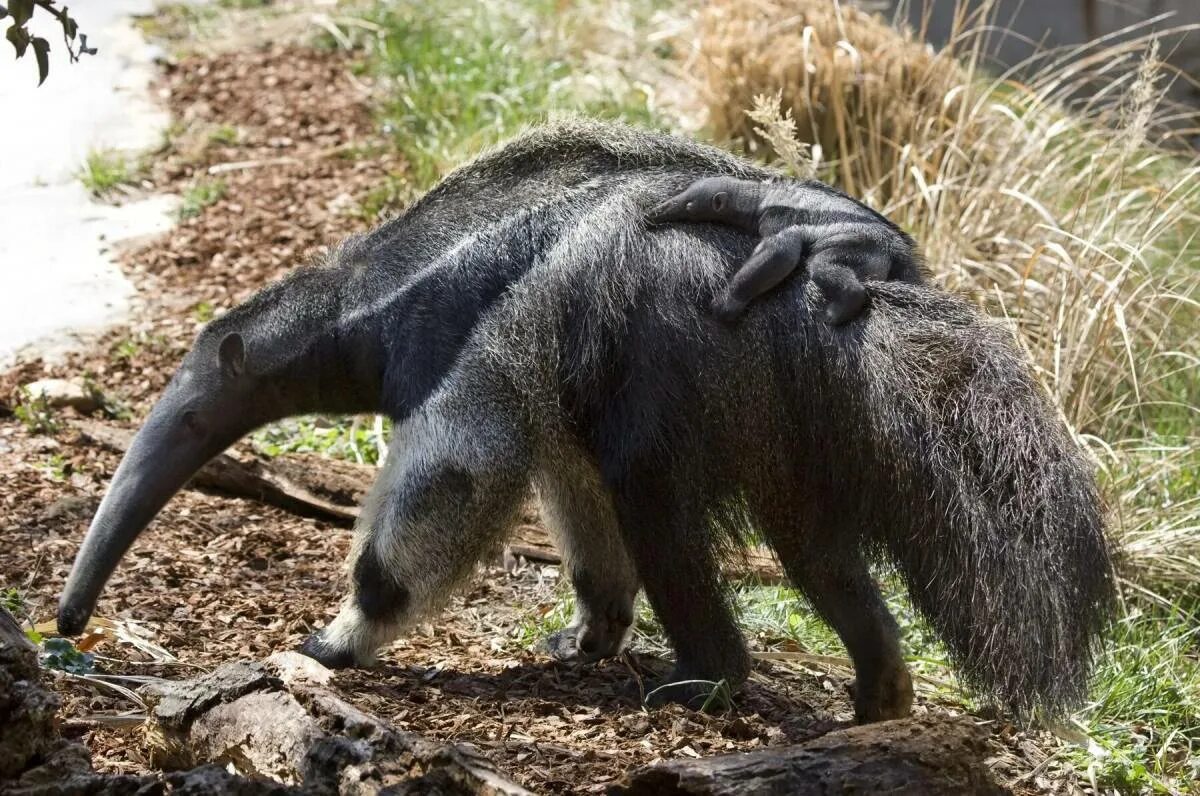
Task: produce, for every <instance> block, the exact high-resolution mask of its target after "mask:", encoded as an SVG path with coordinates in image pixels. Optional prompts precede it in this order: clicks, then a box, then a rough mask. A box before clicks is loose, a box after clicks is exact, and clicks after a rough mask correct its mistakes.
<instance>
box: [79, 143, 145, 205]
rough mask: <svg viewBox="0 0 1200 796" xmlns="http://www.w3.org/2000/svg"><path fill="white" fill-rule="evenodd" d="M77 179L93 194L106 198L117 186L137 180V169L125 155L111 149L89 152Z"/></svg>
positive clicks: (120, 186) (130, 183)
mask: <svg viewBox="0 0 1200 796" xmlns="http://www.w3.org/2000/svg"><path fill="white" fill-rule="evenodd" d="M79 181H80V182H81V183H83V187H84V188H87V189H88V191H89V192H91V194H92V195H93V196H96V197H101V198H108V197H111V196H112V195H113V194H114V193H115V192H116V191H117V189H119V188H122V187H124V186H127V185H133V184H134V183H136V182H137V169H136V168H135V166H134V164H133V163H131V162H130V161H129V159H128V158H126V157H125V155H123V154H121V153H120V152H114V151H111V150H95V151H93V152H89V153H88V156H87V158H86V159H85V160H84V162H83V168H82V169H81V170H80V172H79Z"/></svg>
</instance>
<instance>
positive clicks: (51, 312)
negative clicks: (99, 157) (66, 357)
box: [0, 0, 173, 367]
mask: <svg viewBox="0 0 1200 796" xmlns="http://www.w3.org/2000/svg"><path fill="white" fill-rule="evenodd" d="M152 9H153V1H152V0H95V1H94V2H88V3H79V4H78V5H76V4H72V5H71V13H72V15H73V16H75V18H76V19H77V20H78V22H79V27H80V29H81V30H83V31H84V32H86V33H87V34H88V43H89V44H90V45H93V46H96V47H98V48H99V50H100V52H99V54H98V55H95V56H91V57H88V56H84V57H83V58H82V59H81V60H80V62H79V63H76V64H71V63H69V62H68V59H67V56H66V53H65V52H64V51H63V48H64V45H63V42H62V33H61V30H59V29H58V28H57V27H56V23H54V20H52V19H49V18H48V17H47V19H46V20H42V21H41V24H39V25H35V30H36V32H38V33H40V34H41V35H43V36H44V37H45V38H46V39H47V40H48V41H49V42H50V47H51V51H50V76H49V78H47V80H46V82H45V84H44V85H42V86H41V87H40V88H38V87H37V69H36V67H35V65H34V62H33V59H32V58H31V57H27V58H23V59H21V60H20V61H15V62H14V61H13V60H12V54H11V49H10V48H9V47H8V44H7V42H0V45H3V47H4V50H5V57H0V108H4V109H5V113H4V121H3V122H0V367H6V366H8V365H10V364H12V362H14V361H15V360H16V359H17V358H18V356H30V355H39V354H40V355H44V356H47V357H50V358H54V357H55V356H57V355H60V354H61V353H62V352H64V351H66V350H68V349H69V348H71V347H72V346H78V345H79V344H80V343H81V342H82V341H83V340H85V339H86V338H87V337H89V336H91V335H94V334H96V333H97V332H99V331H101V330H103V329H104V328H106V327H108V326H110V325H112V324H114V323H117V322H119V321H120V320H121V319H122V318H124V317H125V316H126V314H127V312H128V310H129V299H130V297H131V296H132V294H133V288H132V286H131V285H130V284H129V282H128V280H126V279H125V277H124V276H123V275H122V274H121V271H120V269H119V268H117V266H116V265H115V263H114V262H113V260H112V257H111V252H110V248H111V245H112V244H113V243H114V242H116V241H119V240H121V239H123V238H128V237H132V236H137V235H146V234H150V233H154V232H158V231H162V230H164V229H166V228H168V227H169V226H170V223H171V218H170V210H171V207H172V205H173V200H172V199H170V198H165V197H155V198H153V199H150V200H146V201H141V202H131V203H127V204H125V205H122V206H120V207H114V206H111V205H106V204H100V203H96V202H94V201H93V200H92V199H91V198H90V197H89V196H88V193H87V191H86V190H85V189H84V188H83V186H82V185H81V184H80V183H79V180H78V179H77V177H76V174H77V173H78V172H79V170H80V168H81V165H82V163H83V161H84V159H85V158H86V156H87V154H88V153H89V152H91V151H93V150H100V149H119V150H127V151H131V152H136V151H139V150H144V149H146V148H149V147H152V146H154V145H156V144H157V143H158V142H159V141H160V140H161V136H162V131H163V129H164V128H165V127H166V125H167V123H168V121H169V117H168V115H167V114H166V112H165V111H164V110H163V109H161V108H159V107H157V106H156V105H155V103H154V102H153V101H152V99H151V96H150V91H149V83H150V80H151V78H152V77H153V76H154V65H153V59H154V56H155V50H154V48H152V47H151V46H149V45H148V44H147V43H146V42H145V40H144V39H143V38H142V37H141V35H140V34H139V33H138V32H137V30H136V29H135V28H134V27H133V24H132V19H131V15H133V14H147V13H150V11H151V10H152ZM39 16H43V15H39V14H36V13H35V14H34V19H35V21H37V18H38V17H39Z"/></svg>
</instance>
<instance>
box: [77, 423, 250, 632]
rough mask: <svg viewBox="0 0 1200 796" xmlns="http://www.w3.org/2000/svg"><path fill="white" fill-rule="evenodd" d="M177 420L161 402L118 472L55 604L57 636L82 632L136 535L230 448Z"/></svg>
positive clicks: (135, 438) (226, 443) (135, 440)
mask: <svg viewBox="0 0 1200 796" xmlns="http://www.w3.org/2000/svg"><path fill="white" fill-rule="evenodd" d="M179 415H180V413H179V412H176V411H173V410H172V409H171V408H170V407H169V406H164V402H161V401H160V403H159V405H158V406H156V407H155V408H154V410H153V411H152V412H151V413H150V417H149V419H148V420H147V422H146V424H145V425H144V426H143V427H142V429H141V430H140V431H139V432H138V433H137V436H135V437H134V440H133V444H132V445H131V446H130V448H129V450H128V452H126V454H125V458H124V459H122V460H121V464H120V466H119V467H117V472H116V475H114V476H113V479H112V482H111V483H110V484H109V487H108V492H107V493H106V494H105V495H104V500H103V501H102V502H101V503H100V508H99V510H98V511H97V512H96V516H95V517H94V518H93V519H92V525H91V527H90V528H88V532H87V535H86V536H85V537H84V539H83V545H82V547H80V549H79V553H78V555H76V556H75V564H74V566H73V567H72V568H71V575H70V577H68V578H67V585H66V588H65V589H64V590H63V594H62V597H61V598H60V599H59V603H58V630H59V632H60V633H63V634H64V635H75V634H78V633H81V632H82V631H83V629H84V628H85V627H86V626H87V622H88V619H89V618H90V617H91V615H92V611H93V610H94V609H95V607H96V601H97V599H99V597H100V592H101V590H103V588H104V584H105V583H107V582H108V579H109V577H110V576H111V575H112V573H113V570H115V569H116V568H117V563H118V562H119V561H120V560H121V556H123V555H124V554H125V551H126V550H128V549H129V547H130V546H131V545H132V544H133V542H134V540H135V539H137V537H138V534H140V533H141V532H142V531H143V530H144V529H145V528H146V526H147V525H149V524H150V522H151V520H153V519H154V517H155V515H157V514H158V512H159V511H160V510H161V509H162V507H163V506H164V505H166V503H167V501H168V500H170V499H171V496H172V495H174V494H175V493H176V492H178V491H179V490H180V489H181V488H182V487H183V485H184V484H185V483H187V481H188V480H189V479H190V478H191V477H192V476H193V475H195V473H196V471H197V470H199V469H200V468H201V467H203V466H204V464H205V462H207V461H208V460H209V459H210V458H211V457H212V456H214V455H215V454H216V453H218V452H220V451H221V450H222V449H224V448H225V447H226V445H228V444H229V443H228V442H224V441H218V440H216V439H213V438H211V437H210V436H208V435H205V436H204V437H199V436H197V435H196V434H194V433H192V432H191V431H190V430H189V429H188V428H186V426H185V425H184V424H183V423H182V422H180V417H179ZM229 442H232V440H229Z"/></svg>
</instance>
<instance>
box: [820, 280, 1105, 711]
mask: <svg viewBox="0 0 1200 796" xmlns="http://www.w3.org/2000/svg"><path fill="white" fill-rule="evenodd" d="M872 290H873V291H874V292H875V294H876V296H877V300H874V301H873V306H872V310H871V313H872V316H873V317H871V318H870V320H869V322H868V323H865V324H862V327H861V334H862V335H863V337H862V339H861V340H860V341H859V342H860V343H861V344H860V345H854V346H839V345H836V344H835V345H834V346H832V347H831V348H832V349H833V350H837V351H839V352H840V353H839V354H838V356H839V357H841V358H843V359H841V361H840V363H839V364H840V366H841V367H838V368H837V370H840V371H841V372H842V375H844V376H850V378H851V380H852V381H856V382H858V390H857V395H858V400H860V401H862V402H863V404H864V405H863V406H861V407H860V408H861V409H862V410H864V411H861V412H857V413H855V414H856V415H858V417H860V418H863V419H864V421H865V422H869V423H870V424H871V432H872V433H871V434H870V436H871V437H872V439H873V445H874V446H875V447H876V456H875V457H874V460H875V461H877V462H881V463H886V465H883V464H881V465H879V466H881V467H883V466H886V468H887V470H888V472H886V473H876V474H875V479H876V482H877V483H879V482H880V480H879V479H886V482H888V483H890V484H892V485H894V486H896V487H898V488H897V489H895V490H892V489H889V490H887V491H888V492H889V494H891V495H892V496H898V497H899V498H900V501H899V503H896V504H893V505H892V506H891V507H890V508H888V509H883V510H884V511H886V512H887V513H888V515H889V516H877V517H876V518H875V520H876V522H874V523H873V525H874V527H873V528H871V530H870V533H871V534H872V536H873V539H874V541H875V543H876V544H877V545H878V546H879V547H880V548H882V550H883V551H884V552H885V554H886V555H887V556H888V557H889V558H891V559H892V560H893V561H894V562H895V564H896V565H897V567H898V569H899V571H900V573H901V575H902V577H903V578H904V580H905V581H906V582H907V585H908V588H909V591H910V594H911V597H912V599H913V602H914V603H915V605H916V606H917V608H918V609H919V610H920V611H921V612H922V613H923V614H924V615H925V616H926V617H927V618H928V619H929V621H930V622H931V623H932V625H933V627H934V628H935V629H936V631H937V632H938V634H939V635H940V636H941V638H942V639H943V640H944V641H945V643H946V644H947V645H948V647H949V649H950V651H951V654H952V656H953V657H954V658H955V659H956V661H957V663H958V664H959V667H960V673H961V674H962V675H963V678H964V679H965V681H966V682H967V683H968V684H970V685H972V686H974V687H976V688H978V689H980V690H982V691H984V692H986V693H989V694H991V695H992V696H994V697H995V698H996V699H997V700H999V701H1000V702H1001V703H1003V704H1005V705H1006V706H1008V707H1009V708H1010V709H1012V710H1014V711H1016V712H1018V713H1019V714H1027V713H1028V712H1029V711H1030V710H1031V709H1032V708H1034V707H1036V706H1040V707H1041V708H1043V709H1044V710H1047V711H1049V712H1051V713H1060V712H1062V711H1063V710H1065V709H1067V708H1070V707H1072V706H1074V705H1077V704H1079V703H1080V702H1081V701H1082V700H1083V698H1084V697H1085V695H1086V688H1087V682H1088V676H1089V672H1090V669H1091V663H1092V656H1093V653H1094V651H1095V647H1096V641H1097V638H1098V635H1099V633H1100V631H1101V630H1102V628H1103V626H1104V624H1105V623H1106V621H1107V619H1108V617H1109V615H1110V613H1111V609H1112V601H1113V579H1112V566H1111V560H1110V557H1109V549H1108V545H1107V542H1106V539H1105V534H1104V521H1103V507H1102V505H1101V500H1100V497H1099V495H1098V492H1097V488H1096V482H1095V478H1094V474H1093V467H1092V466H1091V464H1090V463H1089V462H1088V460H1087V459H1086V457H1085V456H1084V454H1083V452H1082V451H1081V450H1080V448H1079V446H1078V445H1077V443H1076V442H1075V441H1074V440H1073V439H1072V437H1071V435H1070V433H1069V431H1068V429H1067V427H1066V424H1065V423H1064V421H1063V420H1062V419H1061V417H1060V416H1059V415H1058V413H1057V412H1056V411H1055V409H1054V407H1053V406H1052V404H1051V402H1050V400H1049V399H1048V397H1047V396H1046V395H1045V393H1044V391H1043V390H1042V389H1041V388H1040V387H1039V385H1038V384H1037V383H1036V381H1035V380H1034V379H1033V377H1032V374H1031V372H1030V369H1029V365H1028V363H1027V362H1026V360H1025V357H1024V356H1023V355H1022V354H1021V352H1020V351H1019V350H1018V348H1017V347H1016V345H1015V344H1014V342H1013V340H1012V337H1011V334H1010V333H1009V332H1008V331H1007V330H1006V329H1004V328H1003V327H1001V326H1000V325H998V324H996V323H994V322H992V321H989V320H987V319H985V318H984V317H983V316H982V315H981V314H980V313H979V312H978V311H977V310H976V309H975V308H974V307H972V306H971V305H970V304H968V303H967V302H966V301H964V300H961V299H958V298H955V297H952V296H949V295H946V294H945V293H942V292H941V291H936V290H929V289H924V288H913V287H909V286H906V285H900V284H898V283H887V284H884V285H879V286H877V287H874V286H873V287H872ZM852 360H857V361H852ZM851 374H854V375H853V376H851ZM880 508H881V509H882V508H883V507H880ZM881 513H882V512H881Z"/></svg>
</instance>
